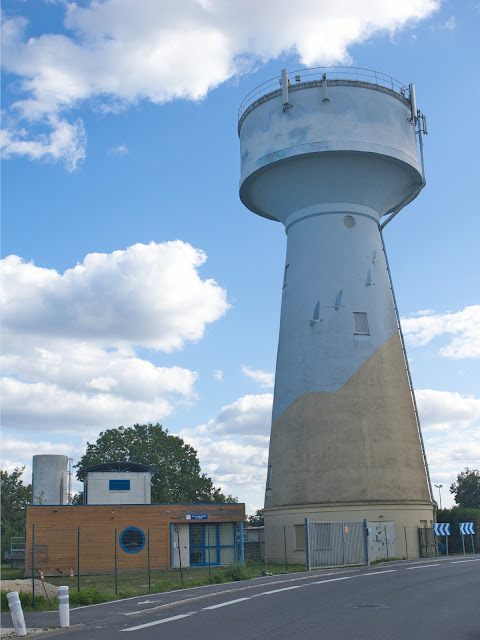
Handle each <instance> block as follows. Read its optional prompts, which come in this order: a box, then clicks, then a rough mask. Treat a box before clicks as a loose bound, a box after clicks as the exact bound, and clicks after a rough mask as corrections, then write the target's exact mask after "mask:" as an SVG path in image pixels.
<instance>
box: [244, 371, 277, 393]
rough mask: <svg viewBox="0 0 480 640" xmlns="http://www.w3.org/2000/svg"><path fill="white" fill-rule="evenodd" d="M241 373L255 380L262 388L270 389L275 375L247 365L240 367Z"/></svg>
mask: <svg viewBox="0 0 480 640" xmlns="http://www.w3.org/2000/svg"><path fill="white" fill-rule="evenodd" d="M242 373H244V374H245V375H246V376H247V377H248V378H251V379H252V380H255V382H257V383H258V384H259V385H260V386H261V387H262V388H264V389H271V388H273V384H274V381H275V375H274V374H273V373H268V372H267V371H262V370H261V369H250V368H249V367H242Z"/></svg>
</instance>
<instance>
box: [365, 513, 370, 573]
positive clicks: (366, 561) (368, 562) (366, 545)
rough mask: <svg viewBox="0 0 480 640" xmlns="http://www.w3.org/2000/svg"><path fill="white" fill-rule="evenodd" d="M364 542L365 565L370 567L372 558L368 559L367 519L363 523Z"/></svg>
mask: <svg viewBox="0 0 480 640" xmlns="http://www.w3.org/2000/svg"><path fill="white" fill-rule="evenodd" d="M363 542H364V549H365V564H366V565H367V567H369V566H370V558H369V557H368V520H367V519H366V518H365V519H364V521H363Z"/></svg>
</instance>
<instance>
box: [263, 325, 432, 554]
mask: <svg viewBox="0 0 480 640" xmlns="http://www.w3.org/2000/svg"><path fill="white" fill-rule="evenodd" d="M339 452H340V455H339ZM269 465H272V470H271V488H270V489H267V491H266V495H265V518H266V522H265V524H266V531H267V530H269V529H270V536H269V537H270V540H268V541H267V540H266V549H267V553H268V554H269V555H271V554H273V555H274V554H275V551H274V550H275V548H276V547H277V546H278V544H279V541H277V540H276V539H275V538H276V534H275V530H278V531H277V533H278V535H280V534H281V536H282V537H281V541H280V542H281V545H283V530H282V527H281V524H282V523H283V524H284V525H285V524H287V523H289V522H290V520H291V518H290V516H291V514H292V508H294V509H295V512H297V511H298V517H299V518H300V522H303V518H305V517H308V518H310V519H315V520H319V521H354V520H363V519H364V518H370V519H372V520H378V519H379V515H380V514H383V516H384V518H385V520H393V521H394V522H395V524H396V526H397V527H403V526H409V527H410V526H416V527H419V526H430V523H431V521H432V520H433V505H432V503H431V502H430V498H429V490H428V484H427V478H426V474H425V468H424V464H423V458H422V451H421V447H420V443H419V436H418V431H417V425H416V422H415V415H414V412H413V408H412V399H411V394H410V390H409V387H408V382H407V376H406V371H405V364H404V360H403V354H402V348H401V343H400V338H399V335H398V334H395V335H394V336H392V338H390V339H389V340H387V341H386V342H385V343H384V344H383V345H382V346H381V347H380V348H379V349H377V351H376V352H375V353H374V354H373V355H372V356H371V357H370V358H369V359H368V360H367V361H366V362H365V363H364V364H363V365H362V366H361V367H360V368H359V369H357V371H356V372H355V373H354V374H353V375H352V376H351V378H350V379H349V380H348V381H347V382H346V384H344V385H343V387H341V388H340V389H339V391H337V392H336V393H328V392H314V393H306V394H304V395H302V396H300V397H299V398H297V399H296V400H294V401H293V402H292V403H291V404H290V406H289V407H288V408H287V409H286V410H285V411H284V412H283V413H282V414H281V415H280V416H279V417H278V418H277V419H276V420H275V421H274V423H273V424H272V433H271V440H270V456H269ZM312 471H313V472H312ZM384 512H385V513H384ZM297 519H298V518H297ZM283 520H285V521H283ZM267 523H268V524H270V525H272V526H271V527H268V524H267ZM274 523H276V526H275V527H274V526H273V524H274ZM297 524H298V523H297ZM279 527H280V528H279ZM417 547H418V542H417Z"/></svg>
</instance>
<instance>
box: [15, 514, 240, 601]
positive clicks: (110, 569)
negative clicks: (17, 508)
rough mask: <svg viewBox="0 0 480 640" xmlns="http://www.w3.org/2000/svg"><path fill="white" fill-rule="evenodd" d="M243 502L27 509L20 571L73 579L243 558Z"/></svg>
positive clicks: (221, 563)
mask: <svg viewBox="0 0 480 640" xmlns="http://www.w3.org/2000/svg"><path fill="white" fill-rule="evenodd" d="M244 519H245V507H244V505H243V504H189V505H178V504H177V505H172V504H169V505H91V506H90V505H85V506H80V505H79V506H58V507H57V506H32V507H28V508H27V537H26V555H25V576H26V577H32V576H37V577H38V576H39V575H40V572H41V573H42V574H43V575H44V576H45V577H47V576H65V577H71V578H75V579H76V582H77V586H78V588H79V589H80V577H81V576H88V575H95V574H111V575H114V576H115V580H116V579H117V576H118V575H119V574H122V573H131V574H133V573H139V572H143V573H144V574H145V578H144V580H148V581H149V582H150V580H151V575H152V573H153V572H155V571H162V570H165V569H173V568H178V569H183V568H187V567H208V566H211V567H215V566H224V565H235V564H243V562H244V551H243V521H244Z"/></svg>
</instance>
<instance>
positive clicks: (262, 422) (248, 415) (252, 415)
mask: <svg viewBox="0 0 480 640" xmlns="http://www.w3.org/2000/svg"><path fill="white" fill-rule="evenodd" d="M272 403H273V395H272V394H271V393H264V394H262V395H246V396H243V397H241V398H239V399H238V400H236V401H235V402H233V403H232V404H229V405H226V406H225V407H222V409H221V411H220V413H219V414H218V416H217V417H216V418H214V419H212V420H210V421H209V422H208V423H207V424H206V425H202V426H199V427H197V428H196V431H197V432H198V433H202V434H205V435H207V436H208V435H213V434H215V435H220V434H221V435H222V436H225V435H229V436H232V435H240V436H246V435H249V436H250V435H254V436H268V435H269V433H270V422H271V419H272Z"/></svg>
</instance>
